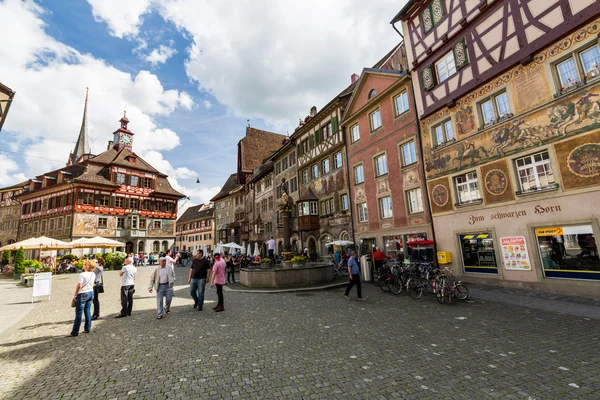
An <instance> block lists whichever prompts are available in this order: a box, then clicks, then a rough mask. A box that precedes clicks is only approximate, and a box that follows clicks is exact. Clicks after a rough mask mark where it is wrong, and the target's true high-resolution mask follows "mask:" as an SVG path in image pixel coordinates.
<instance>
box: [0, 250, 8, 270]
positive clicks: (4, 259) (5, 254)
mask: <svg viewBox="0 0 600 400" xmlns="http://www.w3.org/2000/svg"><path fill="white" fill-rule="evenodd" d="M8 264H10V251H3V252H2V261H0V265H1V266H2V268H1V269H2V271H4V267H6V266H7V265H8Z"/></svg>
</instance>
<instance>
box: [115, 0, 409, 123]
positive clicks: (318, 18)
mask: <svg viewBox="0 0 600 400" xmlns="http://www.w3.org/2000/svg"><path fill="white" fill-rule="evenodd" d="M152 1H153V4H152V10H153V11H156V12H158V13H160V14H161V15H162V17H163V18H165V19H166V20H167V21H170V22H173V23H174V24H175V25H176V26H177V27H178V29H179V30H180V31H181V32H182V34H183V35H184V36H190V37H191V39H192V40H193V43H192V45H191V46H190V48H189V49H188V51H189V58H188V60H187V62H186V71H187V74H188V76H189V78H190V79H191V80H193V81H194V82H196V83H197V84H198V88H199V90H200V91H201V92H208V93H210V94H211V95H213V96H214V97H215V98H216V100H217V101H218V102H219V103H221V104H224V105H227V106H229V107H230V108H231V109H232V110H233V111H234V113H235V114H237V115H238V116H242V117H244V118H246V117H261V118H264V119H265V120H266V121H268V122H269V123H270V124H273V125H275V126H280V127H285V128H287V129H290V128H292V129H293V128H294V127H295V126H296V124H297V121H298V118H304V117H305V116H306V115H307V114H308V112H309V109H310V107H311V106H313V105H316V106H317V107H322V106H324V105H325V104H326V103H327V102H329V101H330V100H331V99H332V98H333V97H334V96H335V95H337V94H338V93H339V92H341V91H342V90H343V89H344V88H345V87H347V86H348V85H349V84H350V75H351V74H352V73H354V72H356V73H360V72H361V71H362V68H363V67H370V66H372V65H373V64H375V62H377V61H378V60H379V59H380V58H382V57H383V56H384V55H385V54H386V53H387V52H388V51H389V50H391V49H392V47H393V46H394V45H396V44H397V43H398V42H399V41H400V37H399V36H398V35H397V33H396V32H394V31H393V29H392V28H391V27H390V24H389V21H390V20H391V19H392V18H393V16H394V15H395V14H396V13H397V12H398V11H399V10H400V8H402V7H403V5H404V4H405V3H406V0H402V1H396V0H376V1H371V2H369V4H368V7H367V6H365V2H364V1H362V0H338V1H335V2H328V1H321V0H305V1H302V2H287V1H278V2H274V1H272V0H255V1H242V2H240V1H234V0H222V1H215V2H206V1H197V0H179V1H167V0H152ZM106 18H109V19H110V18H111V17H110V13H108V14H107V16H106ZM115 19H118V18H115ZM139 24H140V23H139V22H137V25H136V26H135V29H137V27H138V26H139ZM130 29H134V28H130Z"/></svg>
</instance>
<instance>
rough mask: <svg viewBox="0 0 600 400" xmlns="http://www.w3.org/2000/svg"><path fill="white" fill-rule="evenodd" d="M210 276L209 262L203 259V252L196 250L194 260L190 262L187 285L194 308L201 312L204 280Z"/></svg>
mask: <svg viewBox="0 0 600 400" xmlns="http://www.w3.org/2000/svg"><path fill="white" fill-rule="evenodd" d="M209 275H210V262H209V261H208V259H207V258H206V257H204V251H203V250H198V251H197V252H196V258H194V260H193V261H192V266H191V268H190V276H189V277H188V283H189V284H190V295H191V296H192V299H194V308H196V309H197V310H198V311H202V307H203V306H204V288H205V287H206V279H207V277H208V276H209Z"/></svg>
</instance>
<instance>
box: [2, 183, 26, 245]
mask: <svg viewBox="0 0 600 400" xmlns="http://www.w3.org/2000/svg"><path fill="white" fill-rule="evenodd" d="M26 185H27V183H26V182H23V183H20V184H17V185H14V186H10V187H7V188H3V189H0V247H2V246H5V245H7V244H11V243H15V242H16V241H17V237H18V234H19V219H20V217H21V205H20V204H19V202H18V201H17V199H16V196H18V195H19V194H21V193H22V192H23V187H24V186H26Z"/></svg>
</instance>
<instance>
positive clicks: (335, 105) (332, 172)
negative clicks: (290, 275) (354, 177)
mask: <svg viewBox="0 0 600 400" xmlns="http://www.w3.org/2000/svg"><path fill="white" fill-rule="evenodd" d="M353 88H354V83H353V84H352V85H351V86H350V87H348V88H347V89H346V90H344V91H343V92H342V93H340V94H339V95H338V96H336V97H335V98H334V99H333V100H332V101H330V102H329V103H328V104H327V105H326V106H325V107H324V108H323V109H322V110H321V111H319V112H318V113H317V112H316V108H313V110H312V112H311V115H309V116H308V117H306V119H305V120H304V121H302V124H301V125H300V126H299V127H298V128H297V129H296V131H295V132H294V134H293V135H292V140H294V141H295V142H296V147H297V155H298V160H297V161H298V162H297V164H298V180H299V183H298V184H299V191H300V193H299V203H298V205H299V207H298V218H299V225H298V229H299V230H300V232H301V242H302V247H304V248H308V249H309V250H310V251H311V253H314V252H316V253H317V254H318V255H319V256H321V257H325V256H327V255H328V254H329V250H330V248H329V249H328V248H327V246H325V244H326V243H328V242H331V241H332V240H337V239H344V240H351V238H352V236H353V231H352V220H351V215H350V213H349V212H347V211H345V210H342V208H341V204H340V201H341V196H342V195H347V194H348V182H347V177H348V170H347V168H348V165H347V164H348V162H347V161H348V160H347V158H346V148H345V146H346V142H345V140H344V133H343V131H342V129H341V125H340V124H339V122H340V121H341V119H342V114H343V112H344V109H345V107H346V105H347V103H348V101H349V98H350V95H351V94H352V89H353ZM303 204H305V205H306V206H303ZM315 206H316V208H315ZM307 214H310V215H309V216H307ZM317 216H318V222H317ZM308 221H310V222H308Z"/></svg>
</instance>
